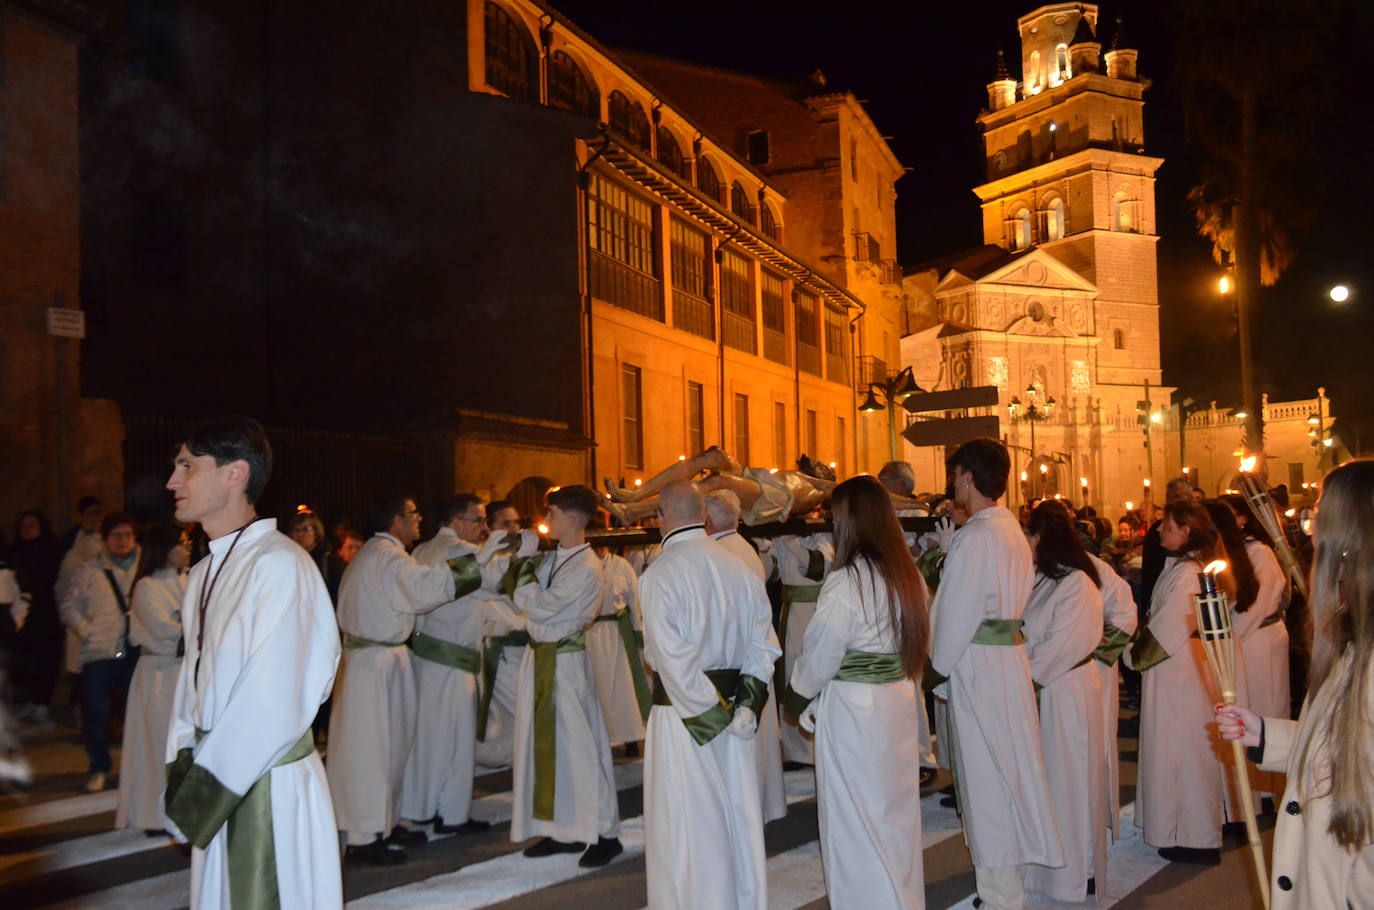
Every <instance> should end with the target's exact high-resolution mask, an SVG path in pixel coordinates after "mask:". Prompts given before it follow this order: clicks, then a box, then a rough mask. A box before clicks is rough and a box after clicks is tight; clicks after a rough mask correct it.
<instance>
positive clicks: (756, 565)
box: [711, 531, 787, 823]
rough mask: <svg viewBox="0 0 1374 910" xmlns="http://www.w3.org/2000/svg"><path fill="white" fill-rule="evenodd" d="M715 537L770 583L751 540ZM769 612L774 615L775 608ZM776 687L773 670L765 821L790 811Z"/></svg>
mask: <svg viewBox="0 0 1374 910" xmlns="http://www.w3.org/2000/svg"><path fill="white" fill-rule="evenodd" d="M711 537H713V538H714V539H715V540H716V541H717V542H718V543H720V544H721V546H723V547H725V549H727V550H729V551H730V552H731V553H733V554H735V555H736V556H737V557H739V559H740V561H741V562H743V563H744V564H745V565H746V566H748V567H749V571H751V572H753V573H754V574H755V575H757V576H758V579H759V581H761V582H764V583H765V584H766V583H767V581H768V575H767V573H766V571H765V568H764V565H763V560H762V559H761V558H760V557H759V554H758V553H757V552H755V551H754V548H753V547H752V546H751V545H750V544H749V541H747V540H745V539H744V538H743V537H742V536H740V534H739V532H737V531H717V532H716V533H714V534H712V535H711ZM769 615H770V617H771V615H772V614H771V612H770V614H769ZM770 621H771V620H770ZM776 689H777V687H776V686H775V685H774V684H773V677H772V675H771V674H770V675H769V677H768V708H767V710H765V711H764V712H763V716H762V717H760V718H759V732H758V735H757V736H756V737H755V738H754V741H755V742H756V743H757V746H756V747H755V756H754V757H755V759H756V760H757V762H758V768H759V799H761V800H762V801H763V820H764V822H765V823H767V822H771V821H776V820H777V819H779V818H783V817H785V816H786V815H787V787H786V785H785V784H784V782H783V777H782V730H781V725H780V724H779V722H778V711H779V708H780V705H779V704H778V697H777V694H778V693H777V691H776Z"/></svg>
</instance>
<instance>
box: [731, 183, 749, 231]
mask: <svg viewBox="0 0 1374 910" xmlns="http://www.w3.org/2000/svg"><path fill="white" fill-rule="evenodd" d="M730 211H732V212H734V213H735V214H736V215H738V216H740V217H741V218H743V219H744V220H745V221H747V222H749V223H750V224H753V223H754V206H753V204H752V203H751V202H750V201H749V193H748V191H747V190H745V188H744V187H743V186H742V185H741V184H740V182H739V181H738V180H736V181H735V182H734V183H733V184H731V185H730Z"/></svg>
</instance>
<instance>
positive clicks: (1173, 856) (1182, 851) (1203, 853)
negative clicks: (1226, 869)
mask: <svg viewBox="0 0 1374 910" xmlns="http://www.w3.org/2000/svg"><path fill="white" fill-rule="evenodd" d="M1159 855H1160V856H1162V857H1164V858H1165V859H1167V860H1168V861H1169V862H1171V863H1190V864H1192V865H1194V866H1220V865H1221V850H1219V849H1217V848H1215V847H1207V848H1199V847H1160V848H1159Z"/></svg>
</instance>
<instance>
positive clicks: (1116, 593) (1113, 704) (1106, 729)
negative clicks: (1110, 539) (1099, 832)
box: [1088, 553, 1140, 838]
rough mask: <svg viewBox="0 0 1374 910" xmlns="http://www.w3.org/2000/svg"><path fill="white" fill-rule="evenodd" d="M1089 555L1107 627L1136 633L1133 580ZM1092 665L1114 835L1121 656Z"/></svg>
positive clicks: (1118, 827)
mask: <svg viewBox="0 0 1374 910" xmlns="http://www.w3.org/2000/svg"><path fill="white" fill-rule="evenodd" d="M1088 558H1089V559H1091V560H1092V561H1093V565H1095V566H1097V575H1098V577H1099V578H1100V579H1102V590H1101V594H1102V623H1103V626H1104V628H1105V626H1107V625H1113V626H1116V627H1117V628H1118V629H1120V630H1121V631H1122V632H1125V633H1126V634H1127V635H1133V634H1135V630H1136V627H1137V626H1138V625H1140V614H1139V613H1138V612H1137V611H1136V606H1135V598H1134V597H1132V596H1131V585H1130V583H1129V582H1127V581H1126V579H1124V578H1122V577H1121V576H1120V575H1118V574H1117V573H1116V570H1115V569H1113V568H1112V567H1111V566H1109V565H1108V564H1107V563H1105V562H1103V561H1102V560H1100V559H1098V558H1097V557H1096V556H1094V555H1092V554H1091V553H1089V554H1088ZM1122 653H1123V654H1124V653H1125V652H1122ZM1093 666H1095V667H1097V673H1098V676H1099V677H1101V680H1102V748H1103V755H1104V756H1105V757H1106V759H1107V821H1108V823H1109V824H1110V825H1111V829H1112V837H1113V838H1115V837H1119V836H1120V832H1121V747H1120V745H1119V744H1118V743H1117V738H1116V728H1117V721H1118V720H1119V719H1120V716H1121V667H1120V658H1118V659H1117V662H1116V663H1113V664H1112V665H1111V666H1110V667H1109V666H1107V665H1106V664H1104V663H1102V662H1101V661H1099V660H1095V661H1093Z"/></svg>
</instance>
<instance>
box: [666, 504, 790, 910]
mask: <svg viewBox="0 0 1374 910" xmlns="http://www.w3.org/2000/svg"><path fill="white" fill-rule="evenodd" d="M659 508H660V510H661V514H662V519H661V521H660V524H659V529H660V531H661V532H662V533H663V555H662V556H660V557H659V558H658V559H657V560H656V561H655V562H654V564H653V565H652V566H651V567H650V568H649V570H648V571H646V572H645V573H644V577H643V579H641V582H640V596H641V598H642V602H643V605H644V649H645V653H646V655H647V657H648V659H649V663H650V664H651V665H652V666H653V668H654V673H655V676H654V679H655V696H654V707H653V710H652V711H650V713H649V731H648V740H647V742H646V745H645V759H644V842H645V860H644V861H645V873H646V874H645V879H646V882H647V885H648V889H649V907H650V908H651V910H696V908H702V907H730V908H739V910H763V908H765V907H767V906H768V893H767V892H768V878H767V866H766V860H765V858H764V844H763V818H762V816H761V813H760V803H759V795H758V789H757V788H758V770H757V761H756V759H755V751H756V750H755V747H754V744H753V742H752V741H751V740H752V738H753V736H754V735H755V730H756V725H757V720H756V718H757V716H758V714H759V713H760V712H761V711H763V710H771V706H767V705H766V702H765V700H766V699H767V697H768V687H767V680H769V679H770V678H771V677H772V675H773V665H774V662H775V661H776V660H777V658H778V655H779V653H780V649H779V648H778V642H777V636H776V634H775V633H774V632H773V627H772V608H771V607H770V606H769V603H768V596H767V594H766V593H765V592H764V589H763V584H762V582H760V581H759V580H758V578H757V576H756V575H755V574H754V573H753V572H752V571H751V570H750V569H749V568H748V567H747V566H746V565H744V563H743V562H741V561H740V560H739V559H738V558H737V557H735V556H732V555H730V554H729V553H727V552H726V550H725V548H724V547H722V546H721V545H720V544H717V543H715V542H713V541H711V540H710V539H709V538H708V537H707V536H706V531H705V529H704V527H703V520H704V514H703V513H704V506H703V503H702V499H701V494H700V493H699V492H697V490H695V489H694V488H693V487H692V486H691V484H689V483H678V484H671V485H669V486H668V487H667V488H665V489H664V491H663V494H662V496H661V497H660V499H659Z"/></svg>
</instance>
